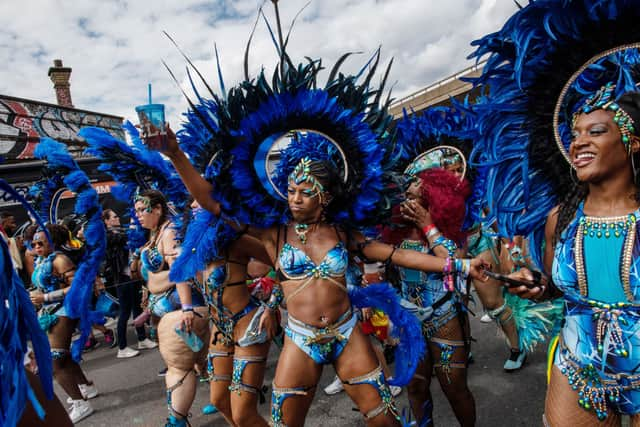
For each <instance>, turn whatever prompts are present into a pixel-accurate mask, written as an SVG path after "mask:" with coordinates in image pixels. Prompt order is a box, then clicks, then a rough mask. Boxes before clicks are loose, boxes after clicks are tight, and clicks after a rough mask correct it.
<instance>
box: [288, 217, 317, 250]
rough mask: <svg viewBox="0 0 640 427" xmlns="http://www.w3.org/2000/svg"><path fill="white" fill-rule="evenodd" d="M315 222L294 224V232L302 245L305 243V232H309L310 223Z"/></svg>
mask: <svg viewBox="0 0 640 427" xmlns="http://www.w3.org/2000/svg"><path fill="white" fill-rule="evenodd" d="M313 224H316V223H315V222H313V223H311V224H300V223H299V224H296V225H295V227H293V229H294V231H295V232H296V236H298V239H300V242H301V243H302V244H303V245H306V244H307V233H308V232H309V230H310V229H311V227H309V226H310V225H313Z"/></svg>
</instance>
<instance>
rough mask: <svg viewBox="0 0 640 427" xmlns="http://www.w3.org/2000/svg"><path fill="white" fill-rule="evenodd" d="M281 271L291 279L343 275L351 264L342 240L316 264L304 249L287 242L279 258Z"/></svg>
mask: <svg viewBox="0 0 640 427" xmlns="http://www.w3.org/2000/svg"><path fill="white" fill-rule="evenodd" d="M278 262H279V263H280V271H281V272H282V274H283V275H284V277H285V278H287V279H289V280H301V279H306V278H309V277H316V278H328V277H334V278H337V277H343V276H344V275H345V273H346V271H347V267H348V266H349V253H348V252H347V249H346V248H345V246H344V244H343V243H342V242H338V243H337V244H336V245H335V246H334V247H333V248H331V249H330V250H329V252H327V254H326V255H325V256H324V259H323V260H322V262H321V263H320V264H318V265H316V264H315V263H314V262H313V260H312V259H311V258H310V257H309V255H307V254H306V253H305V252H304V251H303V250H302V249H300V248H297V247H295V246H292V245H290V244H289V243H285V244H284V246H283V247H282V251H281V252H280V256H279V258H278Z"/></svg>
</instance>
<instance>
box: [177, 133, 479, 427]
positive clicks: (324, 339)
mask: <svg viewBox="0 0 640 427" xmlns="http://www.w3.org/2000/svg"><path fill="white" fill-rule="evenodd" d="M169 140H170V142H169V144H168V147H169V148H168V150H167V151H166V154H167V155H168V156H169V158H170V159H171V160H172V161H173V162H174V165H175V166H176V169H177V170H178V172H180V173H181V174H182V175H183V177H185V183H186V185H187V187H188V188H189V189H190V190H191V191H192V193H193V194H194V195H195V197H196V198H198V197H199V196H201V201H202V204H203V206H206V207H207V208H208V209H211V210H212V211H213V213H215V214H217V215H219V214H220V207H219V204H218V202H217V201H216V200H215V199H212V198H211V196H210V194H211V191H212V190H213V186H212V185H211V184H210V183H209V182H208V181H206V180H204V179H203V178H201V177H200V176H199V175H197V173H196V174H195V176H194V175H192V172H191V171H193V172H195V170H194V169H193V167H192V166H191V164H190V163H189V161H188V160H187V158H186V157H185V156H184V154H183V153H182V151H180V150H179V148H178V145H177V143H176V142H175V140H172V138H169ZM329 188H334V189H333V190H332V193H330V192H329V191H327V190H325V189H329ZM287 191H288V203H289V206H290V210H291V216H292V221H291V223H290V224H287V225H285V226H278V227H271V228H267V229H256V228H254V227H249V228H248V230H247V233H248V234H250V235H253V236H256V237H258V238H259V239H260V240H262V242H263V243H264V245H265V248H266V250H267V252H268V253H269V255H270V258H271V260H272V262H273V263H274V264H276V265H277V271H278V274H279V279H280V283H279V286H276V287H275V288H274V294H272V299H271V300H270V302H269V304H268V305H269V307H270V310H268V311H270V312H272V313H273V311H274V310H275V309H276V308H277V307H278V306H279V305H280V303H283V305H284V306H286V307H287V310H288V312H289V316H288V326H287V328H286V329H285V333H286V336H287V338H286V339H285V345H284V348H283V350H282V353H281V355H280V359H279V361H278V369H277V371H276V377H275V379H274V390H273V398H272V421H273V422H274V424H275V425H278V426H281V425H289V426H297V425H302V422H303V420H304V418H305V415H306V412H307V410H308V408H309V405H310V403H311V399H312V398H313V393H314V389H315V385H316V384H317V381H318V379H319V376H320V373H321V369H322V365H323V364H326V363H333V364H334V366H335V368H336V372H337V373H338V376H339V377H340V378H341V379H343V381H344V382H345V385H346V387H345V389H346V391H347V393H348V394H349V395H350V397H351V398H352V399H353V400H354V401H355V402H356V404H357V405H358V406H359V408H360V410H361V412H362V413H363V414H364V415H365V418H366V419H367V421H368V425H372V426H373V425H394V421H393V420H394V416H397V412H395V410H394V409H393V403H392V399H391V395H390V392H389V390H388V387H387V386H386V383H385V379H384V375H383V374H382V371H381V369H380V366H379V365H378V361H377V359H376V357H375V354H374V353H373V349H372V348H371V344H370V342H369V341H368V340H367V339H366V337H365V336H364V335H363V334H362V332H361V331H360V329H359V328H358V327H356V321H357V320H356V318H355V316H354V313H353V312H352V308H351V304H350V302H349V298H348V296H347V292H346V285H345V283H344V280H345V279H344V274H345V270H346V267H347V264H348V257H349V255H348V251H357V250H358V248H360V251H361V252H362V254H363V255H364V256H365V257H366V258H367V259H369V260H374V261H375V260H378V261H387V262H393V263H396V264H398V265H401V266H405V267H409V268H416V269H420V270H427V271H442V270H443V268H445V264H446V262H445V260H444V259H439V258H435V257H432V256H429V255H424V254H418V253H416V252H414V251H407V250H404V249H397V250H396V248H393V247H392V246H389V245H385V244H382V243H378V242H374V241H365V239H364V238H363V237H362V236H361V235H360V234H359V233H351V235H350V236H349V235H348V234H347V233H346V232H345V231H344V230H343V229H341V228H339V227H336V226H334V225H332V224H329V223H326V222H324V221H323V220H322V217H323V215H325V211H326V210H327V209H329V205H330V202H331V201H330V200H329V198H330V197H331V194H336V193H337V192H338V191H340V190H339V184H338V182H336V181H335V180H334V179H332V178H331V172H330V170H329V169H328V168H327V166H325V164H324V163H323V162H318V161H312V160H309V159H306V158H303V159H302V160H301V162H300V163H299V164H298V166H297V167H296V169H295V170H294V171H293V173H291V175H290V178H289V182H288V190H287ZM202 195H204V197H202ZM317 260H319V261H317ZM482 265H483V264H482V262H479V261H477V260H474V262H473V263H471V264H469V263H467V264H466V268H467V272H468V274H471V275H473V276H474V277H477V278H478V279H480V278H482V277H483V274H482V272H481V266H482ZM339 291H342V292H339ZM294 298H295V303H294ZM267 315H268V314H267ZM347 344H348V345H347ZM354 359H357V367H355V366H354V365H353V363H354ZM369 384H370V385H373V386H374V388H369V387H361V386H362V385H369ZM376 389H377V390H376ZM289 400H291V401H292V402H291V404H289V405H284V403H285V402H287V403H289ZM293 401H295V406H293V404H294V402H293Z"/></svg>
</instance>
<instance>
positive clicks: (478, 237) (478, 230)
mask: <svg viewBox="0 0 640 427" xmlns="http://www.w3.org/2000/svg"><path fill="white" fill-rule="evenodd" d="M472 230H473V231H471V232H470V233H469V237H468V238H467V247H468V250H467V252H468V253H469V255H471V256H472V257H473V258H475V257H477V256H478V255H480V254H481V253H483V252H484V251H491V256H492V257H493V261H494V262H495V263H496V264H497V263H499V261H500V260H499V258H498V254H497V253H496V246H497V245H498V242H497V241H496V239H497V234H496V233H495V232H494V231H493V230H492V229H491V228H490V227H489V226H487V225H486V224H477V225H476V226H474V227H472Z"/></svg>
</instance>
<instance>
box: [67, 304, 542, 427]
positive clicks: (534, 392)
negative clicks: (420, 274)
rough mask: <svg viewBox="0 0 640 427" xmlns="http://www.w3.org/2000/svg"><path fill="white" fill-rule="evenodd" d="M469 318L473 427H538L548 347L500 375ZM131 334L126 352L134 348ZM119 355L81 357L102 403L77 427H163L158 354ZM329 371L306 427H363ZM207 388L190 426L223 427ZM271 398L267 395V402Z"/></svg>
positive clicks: (492, 344)
mask: <svg viewBox="0 0 640 427" xmlns="http://www.w3.org/2000/svg"><path fill="white" fill-rule="evenodd" d="M478 319H479V316H478V317H476V318H473V317H472V318H471V328H472V335H473V337H474V338H475V340H476V342H474V343H473V344H472V352H473V357H474V359H475V362H474V363H473V364H472V365H471V366H470V370H469V387H470V388H471V391H472V393H473V395H474V397H475V401H476V413H477V423H476V425H477V426H479V427H482V426H492V427H496V426H497V427H500V426H539V425H541V416H542V412H543V408H544V393H545V363H546V361H545V359H546V344H545V345H541V346H539V347H538V348H537V349H536V351H535V352H534V353H533V354H530V355H529V357H528V359H527V363H526V364H525V367H524V369H523V370H521V371H519V372H516V373H511V374H509V373H506V372H504V371H503V369H502V365H503V363H504V361H505V358H506V357H507V355H508V349H507V346H506V344H505V341H504V338H502V337H500V336H498V335H497V333H496V329H497V328H496V325H495V324H493V323H490V324H483V323H480V322H479V320H478ZM135 344H136V338H135V334H134V331H133V328H130V330H129V345H130V346H131V347H134V348H135ZM116 353H117V348H116V349H109V348H108V347H107V348H105V346H104V344H103V345H102V346H101V347H99V348H97V349H95V350H93V351H91V352H87V353H85V354H84V361H83V363H82V368H83V369H84V371H85V373H87V376H88V377H89V378H90V379H91V380H93V381H94V382H95V384H96V385H97V387H98V389H99V390H100V395H99V396H98V397H97V398H95V399H92V400H91V404H92V405H93V407H94V408H95V413H94V414H93V415H91V416H90V417H89V418H87V419H85V420H83V421H81V422H80V423H78V424H77V425H78V426H81V427H90V426H91V427H102V426H104V427H113V426H136V427H138V426H162V425H164V421H165V419H166V416H167V407H166V399H165V387H164V378H161V377H158V376H157V373H158V371H159V370H160V369H162V368H163V366H164V364H163V362H162V359H161V357H160V354H159V352H158V350H157V349H154V350H142V351H141V354H140V355H139V356H137V357H134V358H131V359H117V358H116ZM277 356H278V353H277V351H276V349H275V347H274V346H272V351H271V353H270V356H269V360H268V362H267V373H266V378H265V384H268V385H270V384H271V381H272V379H273V375H274V372H275V366H276V362H277ZM333 375H334V371H333V368H332V367H331V366H327V367H325V369H324V372H323V375H322V378H321V380H320V384H319V387H318V392H317V393H316V396H315V399H314V401H313V404H312V406H311V410H310V412H309V415H308V417H307V422H306V424H305V425H306V426H309V427H334V426H336V427H337V426H364V425H365V424H364V422H363V421H362V417H361V416H360V415H359V413H358V412H356V411H355V410H354V409H353V405H352V404H351V401H350V400H349V398H348V397H347V396H346V395H345V394H344V393H340V394H338V395H334V396H327V395H325V394H324V393H323V392H322V388H323V387H324V386H326V385H327V384H329V383H330V382H331V381H332V379H333ZM431 391H432V394H433V401H434V422H435V425H437V426H456V425H458V423H457V421H456V419H455V417H454V415H453V412H452V411H451V409H450V407H449V403H448V402H447V400H446V399H445V397H444V395H443V393H442V391H441V390H440V386H439V384H438V382H437V380H436V379H435V378H434V379H433V382H432V385H431ZM56 394H57V395H58V397H59V398H60V399H61V400H62V401H64V400H66V398H67V396H66V394H65V393H64V392H63V391H62V390H61V389H60V388H59V387H58V386H56ZM208 396H209V390H208V386H207V385H206V384H201V385H199V386H198V392H197V395H196V400H195V402H194V404H193V407H192V410H191V412H192V418H190V421H191V425H192V426H194V427H200V426H225V425H226V423H225V422H224V420H223V418H222V417H221V416H220V415H219V414H215V415H207V416H205V415H202V414H201V409H202V407H203V406H205V405H206V404H207V403H208ZM269 398H270V393H268V399H269ZM398 406H399V407H400V408H402V407H408V401H407V397H406V390H403V392H402V394H401V395H400V397H399V398H398ZM259 409H260V413H261V414H262V415H263V416H265V417H266V418H267V419H268V415H269V406H268V402H267V403H265V404H263V405H261V406H260V408H259Z"/></svg>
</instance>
